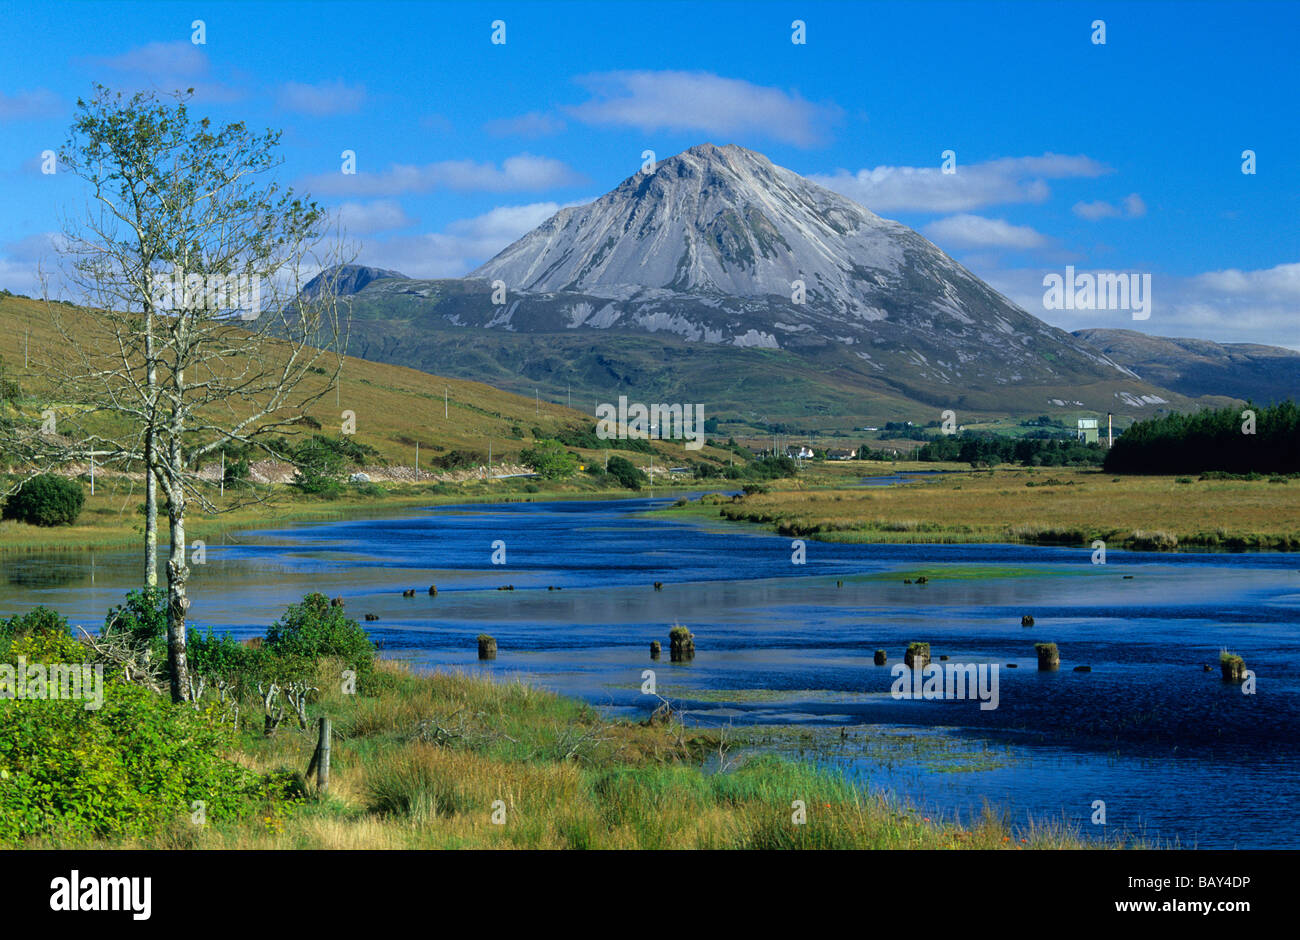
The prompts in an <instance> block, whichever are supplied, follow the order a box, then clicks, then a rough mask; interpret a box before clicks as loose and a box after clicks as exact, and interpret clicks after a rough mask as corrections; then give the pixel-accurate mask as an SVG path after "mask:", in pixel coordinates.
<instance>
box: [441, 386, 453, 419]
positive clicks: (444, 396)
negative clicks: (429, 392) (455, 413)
mask: <svg viewBox="0 0 1300 940" xmlns="http://www.w3.org/2000/svg"><path fill="white" fill-rule="evenodd" d="M450 397H451V391H450V390H449V389H448V388H447V386H445V385H444V386H443V387H442V416H443V417H444V418H446V417H447V414H448V412H447V407H448V405H447V402H448V401H449V400H450Z"/></svg>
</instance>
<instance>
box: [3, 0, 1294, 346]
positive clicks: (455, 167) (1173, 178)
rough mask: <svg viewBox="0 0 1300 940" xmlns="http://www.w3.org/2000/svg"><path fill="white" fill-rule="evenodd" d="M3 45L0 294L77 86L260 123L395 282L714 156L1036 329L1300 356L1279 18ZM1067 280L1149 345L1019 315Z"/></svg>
mask: <svg viewBox="0 0 1300 940" xmlns="http://www.w3.org/2000/svg"><path fill="white" fill-rule="evenodd" d="M196 19H202V20H203V23H204V28H205V32H206V35H205V37H204V38H205V40H206V41H205V42H204V43H203V44H200V45H196V44H195V43H194V42H192V33H193V31H192V27H191V24H192V22H193V21H194V20H196ZM796 19H800V20H803V21H804V23H805V24H806V35H807V42H806V44H804V45H796V44H794V43H792V42H791V32H792V29H791V24H792V22H793V21H794V20H796ZM1098 19H1100V20H1104V21H1105V24H1106V43H1105V44H1104V45H1097V44H1094V43H1093V42H1092V34H1093V28H1092V25H1091V24H1092V22H1093V21H1094V20H1098ZM494 20H503V21H504V22H505V24H506V30H505V37H506V42H505V44H504V45H494V44H493V43H492V42H491V35H492V25H491V24H492V22H493V21H494ZM0 22H3V27H4V33H5V35H6V43H5V45H6V49H5V54H4V55H2V56H0V206H3V211H0V287H8V288H9V289H10V290H15V291H21V292H24V293H30V292H32V291H33V289H34V287H33V284H34V274H33V272H34V269H35V267H36V263H37V261H38V260H40V259H41V258H42V257H45V258H46V263H47V264H48V263H49V259H50V257H51V254H50V253H51V247H50V246H51V238H52V235H53V233H55V232H57V231H58V229H59V226H60V224H61V219H62V217H63V216H65V215H67V214H68V213H70V212H75V211H76V209H77V207H78V206H80V205H81V204H82V202H83V196H82V194H81V192H80V190H79V188H78V185H77V183H76V181H75V180H74V179H72V178H70V177H68V176H67V175H66V174H63V175H60V174H59V173H57V172H56V173H55V174H54V175H52V176H50V175H45V174H42V173H41V172H40V153H41V152H42V151H43V150H46V149H57V148H58V146H59V145H60V144H61V143H62V142H63V140H64V138H65V136H66V131H67V127H68V124H69V122H70V120H71V117H72V114H73V108H74V104H75V101H76V98H77V97H78V96H79V95H82V96H84V95H87V94H88V92H89V90H90V88H91V84H92V83H93V82H96V81H98V82H102V83H104V84H106V85H109V86H111V87H115V88H121V89H123V90H128V91H129V90H134V89H138V88H143V87H152V88H158V89H159V90H170V89H172V88H177V87H190V86H193V87H194V88H195V89H196V95H195V99H194V103H193V108H194V109H195V110H196V111H199V112H202V113H206V114H210V115H211V116H212V117H213V118H214V119H216V120H218V121H231V120H243V121H246V122H247V123H249V124H250V125H252V126H254V127H258V128H261V127H274V128H282V129H283V131H284V137H283V148H282V155H283V157H284V160H285V163H284V167H283V168H282V173H283V176H284V177H285V179H286V180H287V181H289V182H292V183H294V184H295V185H297V186H299V187H305V188H307V189H308V190H310V191H311V192H312V193H313V194H314V195H316V196H317V197H318V198H320V199H321V201H323V202H324V203H326V204H327V205H329V206H331V207H334V208H336V209H337V210H338V211H339V213H340V215H341V218H342V219H343V221H344V222H345V224H346V226H347V229H348V231H349V233H350V234H351V235H352V237H353V238H354V240H355V241H356V242H357V243H358V244H359V246H360V250H361V258H362V260H364V261H366V262H368V263H373V264H377V265H381V266H384V267H390V268H396V269H398V270H401V271H403V272H404V273H407V274H410V275H417V276H418V275H423V276H457V275H460V274H463V273H465V272H466V271H467V270H469V269H470V268H471V267H473V266H474V265H476V264H478V263H480V262H482V261H484V260H486V259H487V258H488V257H490V256H491V255H492V254H494V253H495V252H496V251H498V250H500V249H501V248H503V247H505V245H507V244H509V242H510V241H512V240H513V239H514V238H516V237H518V236H519V235H522V234H523V233H524V232H525V231H527V230H528V229H530V228H532V227H533V226H535V225H537V224H538V223H540V222H541V221H542V220H543V219H545V218H546V217H547V216H548V215H549V214H550V213H551V212H553V211H555V209H556V208H558V207H559V206H562V205H565V204H569V203H573V202H579V201H587V200H589V199H591V198H594V197H596V196H599V195H600V194H602V193H604V192H606V191H607V190H609V189H611V188H613V187H614V186H615V185H617V184H618V183H619V182H620V181H621V180H622V179H624V178H625V177H627V176H629V175H631V174H632V173H634V172H636V171H637V170H638V169H639V166H640V163H641V153H642V151H643V150H646V149H651V150H654V151H655V152H656V154H657V155H658V156H659V157H660V158H661V159H662V158H663V157H666V156H669V155H671V154H674V153H677V152H678V151H680V150H683V149H685V148H686V147H689V146H691V145H692V144H696V143H701V142H704V141H711V142H713V143H717V144H726V143H735V144H740V145H741V146H745V147H750V148H752V149H755V150H759V151H761V152H763V153H765V154H767V155H768V156H769V157H770V158H771V159H772V160H773V161H774V162H776V163H778V164H780V165H783V166H787V167H789V168H791V169H793V170H795V171H796V172H799V173H802V174H804V175H807V176H810V177H812V178H814V179H816V180H817V181H818V182H821V183H822V184H824V185H829V186H831V187H832V188H835V189H837V190H839V191H841V192H843V193H844V194H845V195H848V196H850V197H851V198H854V199H856V200H858V201H859V202H861V203H863V204H864V205H866V206H867V207H868V208H870V209H872V210H873V211H875V212H877V213H878V214H880V215H883V216H886V217H889V218H896V219H899V220H900V221H902V222H904V223H906V224H908V225H910V226H912V227H914V228H916V229H917V230H918V231H920V232H922V233H923V234H925V235H926V236H927V237H929V238H930V239H931V240H932V241H934V242H935V243H936V244H938V245H939V246H940V247H941V248H943V249H944V250H946V251H948V252H949V253H950V254H952V255H953V256H954V257H956V258H957V259H958V260H960V261H962V262H963V263H964V264H966V265H967V266H968V267H970V268H971V269H972V270H973V271H974V272H975V273H976V274H978V275H980V276H981V277H983V278H985V279H986V280H988V281H989V282H990V283H991V284H992V285H993V286H995V287H996V288H998V289H999V290H1001V291H1003V292H1004V293H1006V294H1007V295H1008V296H1010V297H1011V298H1012V299H1014V300H1016V301H1017V302H1019V303H1021V304H1022V305H1023V306H1025V308H1026V309H1028V310H1029V311H1030V312H1031V313H1034V314H1036V315H1038V316H1040V317H1043V318H1044V319H1046V320H1048V321H1049V322H1052V323H1055V324H1056V325H1059V326H1063V327H1065V328H1068V329H1075V328H1079V327H1084V326H1110V327H1117V328H1135V329H1142V330H1144V331H1146V332H1150V333H1155V334H1159V335H1181V336H1199V337H1203V338H1207V339H1215V340H1220V341H1246V342H1259V343H1269V344H1276V345H1286V346H1292V347H1295V348H1300V222H1298V220H1300V173H1298V171H1300V126H1298V124H1297V112H1298V111H1300V109H1298V108H1297V105H1296V94H1297V90H1300V66H1297V61H1298V60H1300V55H1297V51H1300V50H1298V47H1300V4H1297V3H1232V4H1226V5H1219V4H1195V3H1172V2H1167V3H1166V2H1161V3H1145V4H1133V3H1088V4H1072V3H1037V2H1019V3H1005V4H985V3H979V2H965V3H940V2H925V0H914V2H905V3H892V4H869V3H847V2H845V3H810V2H805V0H794V2H782V3H772V4H762V3H714V4H706V3H688V2H673V0H667V2H662V0H661V2H656V3H653V4H644V3H638V2H607V3H600V4H588V3H552V2H547V3H541V2H537V3H454V2H449V3H415V2H409V3H378V2H376V3H364V4H352V3H341V2H340V3H333V2H323V3H313V4H295V3H260V2H235V3H219V2H211V0H206V2H201V3H194V2H188V3H183V4H177V3H153V4H144V3H140V4H135V3H112V4H110V3H92V2H84V3H42V4H36V3H30V4H29V3H7V4H5V5H3V6H2V7H0ZM1247 149H1250V150H1253V151H1255V154H1256V161H1257V172H1256V173H1255V174H1253V175H1246V174H1243V173H1242V172H1241V167H1242V156H1241V154H1242V151H1243V150H1247ZM344 150H353V151H355V152H356V155H357V173H356V174H355V175H345V174H343V173H342V172H341V164H342V161H341V157H340V155H341V153H342V151H344ZM945 150H952V151H955V153H956V162H957V173H956V174H955V175H954V176H951V177H945V176H943V175H942V174H940V172H939V166H940V162H941V159H942V157H941V154H942V153H943V151H945ZM1067 264H1072V265H1074V266H1075V267H1076V268H1077V269H1080V270H1097V271H1100V270H1108V271H1109V270H1116V271H1128V272H1135V273H1150V274H1151V275H1152V280H1153V301H1154V302H1153V311H1152V314H1151V317H1150V319H1149V320H1146V321H1140V322H1137V321H1133V320H1132V319H1131V317H1130V316H1129V314H1128V313H1127V312H1125V311H1113V312H1108V311H1048V310H1044V309H1043V306H1042V295H1043V287H1042V279H1043V277H1044V275H1045V274H1047V273H1051V272H1063V270H1064V266H1065V265H1067Z"/></svg>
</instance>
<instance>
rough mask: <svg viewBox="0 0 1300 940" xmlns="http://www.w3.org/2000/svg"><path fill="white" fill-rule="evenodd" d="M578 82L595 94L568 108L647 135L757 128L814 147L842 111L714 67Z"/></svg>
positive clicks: (754, 131) (727, 134) (725, 133)
mask: <svg viewBox="0 0 1300 940" xmlns="http://www.w3.org/2000/svg"><path fill="white" fill-rule="evenodd" d="M576 81H577V82H578V83H579V84H580V85H582V86H583V87H584V88H586V89H587V91H588V92H590V93H591V95H592V98H591V100H589V101H586V102H583V103H582V104H580V105H577V106H574V107H570V108H566V109H565V110H566V111H567V112H568V113H569V114H570V115H572V116H573V117H574V118H576V119H578V120H580V121H582V122H584V123H586V124H596V125H615V126H623V127H634V128H636V129H638V130H640V131H643V132H645V133H647V134H649V133H654V132H657V131H685V132H691V133H701V134H709V135H714V136H718V137H723V138H731V137H736V136H740V135H753V136H757V137H763V138H769V139H771V140H777V141H780V142H782V143H787V144H793V145H794V146H796V147H813V146H816V145H818V144H821V143H824V142H825V141H826V140H827V139H829V136H830V127H831V125H833V124H834V123H835V122H836V121H838V120H839V119H840V117H841V115H842V114H843V111H842V109H841V108H839V107H838V106H836V105H834V104H815V103H813V102H810V101H807V100H805V99H804V98H802V97H800V96H799V94H798V93H797V92H787V91H783V90H781V89H779V88H770V87H766V86H763V85H754V84H752V83H750V82H746V81H743V80H741V79H736V78H723V77H722V76H720V75H714V74H713V73H711V72H674V71H660V72H653V71H621V72H600V73H595V74H591V75H583V76H579V77H578V78H577V79H576ZM720 142H721V143H731V142H732V141H731V140H722V141H720Z"/></svg>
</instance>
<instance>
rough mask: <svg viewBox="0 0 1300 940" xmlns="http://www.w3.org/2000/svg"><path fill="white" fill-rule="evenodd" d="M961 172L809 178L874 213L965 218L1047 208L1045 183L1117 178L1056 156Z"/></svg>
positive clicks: (1087, 160)
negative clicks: (995, 209)
mask: <svg viewBox="0 0 1300 940" xmlns="http://www.w3.org/2000/svg"><path fill="white" fill-rule="evenodd" d="M959 158H960V155H959ZM956 170H957V171H956V172H955V173H943V172H941V171H940V168H939V166H938V165H936V166H932V167H916V166H878V167H876V168H874V169H863V170H858V171H857V172H850V171H848V170H836V171H835V172H834V173H831V174H817V173H811V174H809V175H808V178H809V179H810V180H812V181H813V182H815V183H818V184H820V185H822V186H825V187H826V188H827V189H833V190H835V191H836V192H837V193H840V194H841V195H844V196H848V197H849V198H850V199H852V200H854V201H856V202H859V203H861V204H862V205H864V206H866V207H867V208H868V209H871V210H872V211H875V212H892V211H898V210H903V211H916V212H966V211H969V210H971V209H979V208H982V207H985V206H994V205H1007V204H1012V203H1026V202H1043V201H1044V200H1046V199H1047V197H1048V195H1049V194H1050V189H1049V188H1048V186H1047V183H1046V180H1049V179H1072V178H1079V177H1085V178H1091V177H1097V176H1102V175H1104V174H1106V173H1110V172H1112V171H1111V169H1110V168H1109V167H1107V166H1106V165H1105V164H1102V163H1098V162H1097V161H1096V160H1093V159H1092V158H1091V157H1086V156H1083V155H1079V156H1069V155H1065V154H1055V153H1045V154H1043V155H1042V156H1040V157H1003V158H1001V159H998V160H988V161H985V162H983V163H971V164H967V165H962V164H961V163H960V162H958V164H957V168H956Z"/></svg>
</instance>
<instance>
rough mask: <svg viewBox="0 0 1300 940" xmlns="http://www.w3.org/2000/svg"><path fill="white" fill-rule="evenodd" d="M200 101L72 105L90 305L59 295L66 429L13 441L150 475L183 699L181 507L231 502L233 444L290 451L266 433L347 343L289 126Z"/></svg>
mask: <svg viewBox="0 0 1300 940" xmlns="http://www.w3.org/2000/svg"><path fill="white" fill-rule="evenodd" d="M189 95H190V93H189V92H186V93H179V94H177V95H176V96H175V100H174V101H169V100H165V99H160V98H158V97H157V96H155V95H154V94H153V93H149V92H142V93H139V94H136V95H134V96H133V97H131V98H129V99H123V97H122V95H121V94H118V93H114V92H112V91H110V90H108V89H106V88H104V87H102V86H98V87H97V89H96V94H95V95H94V97H93V98H92V100H90V101H89V102H87V101H78V103H77V104H78V115H77V119H76V121H75V122H74V124H73V127H72V132H71V134H70V136H69V139H68V142H67V143H66V144H65V146H64V148H63V151H62V154H61V162H62V164H63V166H64V167H65V168H66V169H68V170H70V171H71V172H73V173H74V174H75V175H77V176H78V177H80V178H81V179H82V180H83V181H84V182H85V183H86V186H87V189H88V191H89V192H88V200H87V206H86V210H85V212H84V215H82V216H81V217H80V218H77V219H75V220H70V221H68V222H66V223H65V225H64V232H63V244H62V245H61V252H62V254H63V255H64V257H65V258H66V259H67V261H68V263H67V265H66V268H67V273H66V276H67V278H68V281H69V282H70V283H71V284H72V285H74V286H75V288H76V290H77V291H78V292H79V293H80V294H81V297H82V307H81V308H69V307H66V306H63V305H61V304H59V303H57V302H54V303H48V307H49V309H50V311H51V322H52V323H53V324H54V326H55V328H56V330H57V332H58V336H59V339H60V348H59V349H58V350H57V351H56V352H55V354H54V355H52V356H51V364H50V366H49V368H48V369H47V376H46V377H47V381H48V382H50V383H51V384H52V385H54V386H56V387H57V388H58V389H59V395H60V398H61V400H62V401H64V402H68V403H70V404H69V405H68V406H67V408H66V413H64V414H62V415H60V416H59V427H58V428H57V433H49V431H50V430H51V429H50V428H48V427H47V428H46V429H45V432H46V433H41V434H37V433H28V434H26V435H25V436H24V437H23V438H22V440H21V442H20V443H21V447H19V448H17V450H18V453H19V455H20V457H23V458H25V459H26V460H27V461H28V463H29V464H30V465H32V466H36V467H39V466H41V465H67V464H68V463H70V462H75V461H84V460H92V459H94V460H97V461H98V462H99V463H100V464H101V465H115V466H117V467H119V468H122V469H124V470H131V469H134V470H135V472H137V473H143V476H144V481H145V500H146V502H145V514H146V515H145V583H146V584H147V585H149V584H156V563H157V515H158V504H157V493H158V492H159V491H161V493H162V494H163V495H164V496H165V497H166V507H165V508H166V514H167V524H168V531H169V556H168V560H167V566H166V571H167V657H168V667H169V669H168V672H169V677H170V683H171V693H172V698H173V699H174V700H176V701H182V700H185V699H186V698H188V696H189V694H190V683H189V676H188V668H187V664H186V656H185V623H186V616H187V611H188V608H189V597H188V594H187V588H186V585H187V582H188V579H189V576H190V568H189V565H188V563H187V546H186V519H187V516H188V513H189V507H190V503H191V502H193V503H194V504H195V505H197V506H198V507H199V508H200V509H202V510H204V511H207V512H216V511H219V510H220V508H221V507H219V506H217V505H216V504H215V502H214V500H213V495H214V494H213V489H214V488H213V486H212V484H211V483H210V482H209V481H205V480H204V479H202V478H201V477H200V474H199V471H200V470H201V468H202V466H203V462H204V461H205V460H209V461H210V460H211V459H212V458H213V457H214V456H216V454H217V452H218V451H220V450H221V449H222V448H224V447H227V446H228V445H231V444H240V445H254V446H259V447H261V448H262V449H263V450H265V451H267V452H269V453H273V454H275V455H276V456H283V455H282V454H279V453H277V452H276V451H275V445H274V444H273V443H272V442H271V439H272V438H273V436H276V435H279V434H284V433H290V434H291V433H293V427H294V425H295V424H297V423H298V422H299V421H300V420H301V417H302V415H303V413H304V411H305V409H307V408H309V407H310V406H311V405H312V404H313V403H315V402H316V401H317V400H319V399H320V398H321V397H322V396H323V395H325V394H326V393H327V392H328V391H330V390H331V389H333V388H334V387H335V383H336V382H337V380H338V374H339V371H340V369H341V367H342V361H343V359H342V352H341V350H342V348H343V347H344V345H345V340H344V332H345V328H344V325H343V323H342V321H341V318H340V316H339V305H338V300H337V294H336V292H335V290H334V284H333V279H332V278H329V277H327V278H324V279H322V281H321V282H319V283H318V284H317V285H315V288H314V289H313V290H312V291H311V292H310V293H307V292H304V290H303V288H304V287H305V286H306V282H307V280H308V278H309V277H310V276H311V275H313V274H315V273H316V272H318V271H321V270H327V269H329V268H332V267H333V266H335V265H337V264H339V263H340V262H341V261H342V256H341V250H340V248H339V246H338V243H337V241H332V240H331V239H329V237H328V232H327V219H326V215H325V213H324V211H323V210H322V209H321V208H320V207H319V206H318V205H317V204H316V203H314V202H312V201H310V200H309V199H307V198H303V197H299V196H296V195H295V194H294V192H293V190H292V189H281V187H280V186H279V184H278V183H277V182H275V180H274V179H273V174H272V171H273V170H274V169H275V168H276V167H277V166H278V165H279V164H280V162H281V161H280V159H279V158H278V157H277V155H276V148H277V147H278V144H279V133H278V132H273V131H266V132H265V133H262V134H257V133H254V132H251V131H249V130H248V128H246V127H245V126H244V125H243V124H242V123H236V124H228V125H226V126H224V127H222V128H220V129H214V128H213V126H212V124H211V122H210V121H209V120H208V119H206V118H203V119H200V120H197V121H196V120H192V119H191V117H190V114H189V110H188V107H187V101H188V98H189ZM318 363H324V364H325V365H320V364H318Z"/></svg>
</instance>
